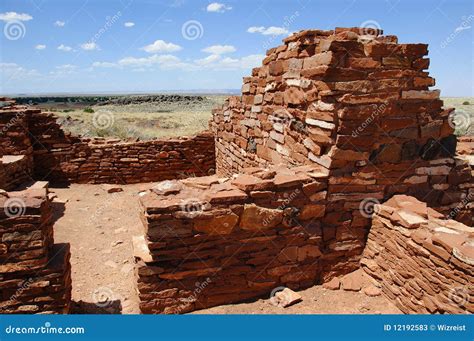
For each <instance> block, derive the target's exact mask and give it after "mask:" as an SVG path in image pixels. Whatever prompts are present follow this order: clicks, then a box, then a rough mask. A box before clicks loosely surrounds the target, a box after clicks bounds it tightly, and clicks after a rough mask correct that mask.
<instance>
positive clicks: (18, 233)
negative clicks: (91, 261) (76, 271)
mask: <svg viewBox="0 0 474 341" xmlns="http://www.w3.org/2000/svg"><path fill="white" fill-rule="evenodd" d="M51 205H52V204H51V201H50V199H49V197H48V194H47V189H46V188H37V187H34V186H33V187H31V188H29V189H27V190H24V191H20V192H4V193H2V194H1V195H0V264H1V265H0V289H1V290H0V313H2V314H4V313H8V314H26V313H42V314H45V313H59V314H65V313H68V312H69V308H70V304H71V264H70V263H69V259H70V251H69V244H54V238H53V222H52V206H51Z"/></svg>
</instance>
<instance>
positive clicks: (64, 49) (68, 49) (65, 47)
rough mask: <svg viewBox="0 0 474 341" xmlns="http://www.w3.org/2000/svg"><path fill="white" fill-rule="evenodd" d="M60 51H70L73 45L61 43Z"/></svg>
mask: <svg viewBox="0 0 474 341" xmlns="http://www.w3.org/2000/svg"><path fill="white" fill-rule="evenodd" d="M58 50H59V51H64V52H69V51H72V47H70V46H66V45H64V44H61V45H59V46H58Z"/></svg>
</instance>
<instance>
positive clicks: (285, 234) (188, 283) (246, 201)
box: [136, 166, 362, 313]
mask: <svg viewBox="0 0 474 341" xmlns="http://www.w3.org/2000/svg"><path fill="white" fill-rule="evenodd" d="M326 187H327V174H326V173H325V172H323V171H321V170H320V169H318V168H315V167H308V166H301V167H296V168H292V169H291V170H289V169H286V168H270V169H258V168H253V169H246V170H244V173H243V174H240V175H238V176H236V177H234V178H232V179H225V178H224V179H222V178H221V179H220V178H218V177H217V176H212V177H203V178H194V179H186V180H181V181H173V182H171V181H165V182H162V183H159V184H158V185H157V186H156V187H155V188H153V189H152V191H150V192H149V193H147V194H146V195H144V196H142V197H141V204H142V207H143V217H142V218H143V222H144V226H145V239H144V240H143V242H144V245H138V246H137V247H136V250H137V252H138V253H137V256H136V259H137V264H136V273H137V277H138V291H139V293H140V300H141V303H140V307H141V310H142V312H144V313H185V312H189V311H192V310H196V309H202V308H206V307H211V306H215V305H219V304H229V303H234V302H240V301H243V300H246V299H251V298H257V297H261V296H262V295H269V294H270V292H271V291H272V289H275V288H277V287H279V286H287V287H289V288H292V289H302V288H305V287H308V286H311V285H313V284H315V283H318V282H321V281H324V280H326V279H328V278H330V277H331V276H334V275H336V274H340V273H346V272H349V271H351V270H355V269H356V268H357V267H358V262H359V260H360V257H359V256H357V255H358V254H360V253H361V249H362V246H361V245H359V246H357V245H355V244H352V243H349V244H345V242H344V240H345V234H344V232H343V231H342V230H341V231H339V232H338V233H336V231H335V230H334V229H331V228H328V229H325V226H324V225H323V224H321V219H322V217H323V216H324V214H325V209H326V206H325V204H326V202H325V196H326ZM358 247H359V248H358Z"/></svg>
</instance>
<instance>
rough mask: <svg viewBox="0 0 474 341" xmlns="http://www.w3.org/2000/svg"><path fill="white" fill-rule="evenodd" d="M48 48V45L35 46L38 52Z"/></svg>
mask: <svg viewBox="0 0 474 341" xmlns="http://www.w3.org/2000/svg"><path fill="white" fill-rule="evenodd" d="M45 48H46V45H42V44H38V45H36V46H35V49H37V50H44V49H45Z"/></svg>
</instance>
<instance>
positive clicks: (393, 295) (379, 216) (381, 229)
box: [361, 195, 474, 314]
mask: <svg viewBox="0 0 474 341" xmlns="http://www.w3.org/2000/svg"><path fill="white" fill-rule="evenodd" d="M443 218H444V216H443V215H441V214H439V213H438V212H436V211H434V210H432V209H430V208H428V207H427V206H426V204H425V203H422V202H420V201H418V200H416V199H415V198H412V197H408V196H405V195H397V196H394V197H393V198H392V199H390V200H388V201H387V202H385V203H384V204H382V205H377V206H376V210H375V214H374V215H373V221H372V228H371V230H370V234H369V238H368V241H367V246H366V248H365V250H364V253H363V259H362V261H361V264H362V268H363V269H364V270H365V271H366V272H367V273H368V274H369V275H370V276H372V277H373V278H374V279H376V280H378V281H379V283H380V284H381V286H382V290H383V293H384V294H385V295H386V296H387V297H388V298H389V299H391V300H393V301H394V303H395V304H396V305H397V307H398V308H400V310H402V311H403V312H404V313H423V314H426V313H449V314H460V313H473V312H474V295H473V287H472V283H474V275H473V274H474V244H473V240H474V232H473V230H472V229H471V228H468V227H467V226H465V225H463V224H461V223H458V222H456V221H454V220H445V219H443Z"/></svg>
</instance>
